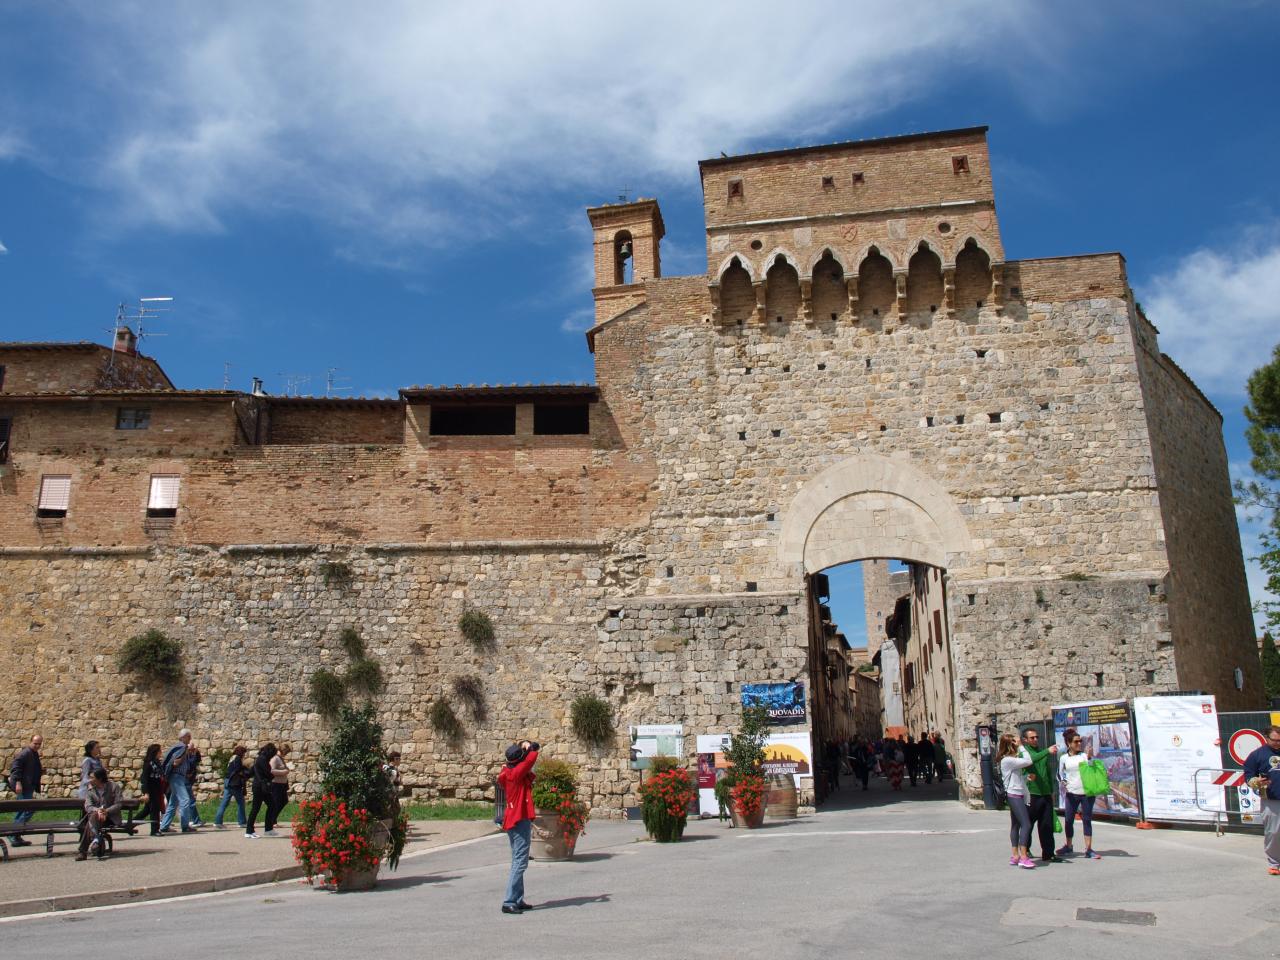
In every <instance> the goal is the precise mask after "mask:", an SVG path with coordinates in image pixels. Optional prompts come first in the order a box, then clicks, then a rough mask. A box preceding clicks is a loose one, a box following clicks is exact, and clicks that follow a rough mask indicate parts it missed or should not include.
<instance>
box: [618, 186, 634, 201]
mask: <svg viewBox="0 0 1280 960" xmlns="http://www.w3.org/2000/svg"><path fill="white" fill-rule="evenodd" d="M630 195H631V188H630V187H623V188H622V189H621V190H620V191H619V192H618V202H619V203H626V202H627V197H629V196H630Z"/></svg>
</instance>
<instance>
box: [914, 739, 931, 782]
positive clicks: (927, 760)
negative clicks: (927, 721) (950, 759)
mask: <svg viewBox="0 0 1280 960" xmlns="http://www.w3.org/2000/svg"><path fill="white" fill-rule="evenodd" d="M916 750H917V757H918V759H919V763H920V776H922V777H924V782H925V783H933V741H932V740H931V739H929V734H927V733H922V734H920V739H919V740H917V741H916Z"/></svg>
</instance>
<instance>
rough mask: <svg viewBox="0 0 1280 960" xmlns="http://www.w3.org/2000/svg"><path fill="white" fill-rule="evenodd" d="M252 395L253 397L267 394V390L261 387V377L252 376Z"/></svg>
mask: <svg viewBox="0 0 1280 960" xmlns="http://www.w3.org/2000/svg"><path fill="white" fill-rule="evenodd" d="M253 395H254V396H255V397H265V396H266V395H267V392H266V391H265V390H263V389H262V378H261V377H254V378H253Z"/></svg>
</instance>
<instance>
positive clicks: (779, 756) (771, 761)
mask: <svg viewBox="0 0 1280 960" xmlns="http://www.w3.org/2000/svg"><path fill="white" fill-rule="evenodd" d="M728 742H729V735H728V734H726V733H714V734H705V735H704V734H699V735H698V738H697V741H696V743H697V750H698V812H699V813H701V814H704V815H706V816H712V817H714V816H717V815H718V814H719V813H720V805H719V803H717V802H716V795H715V786H716V783H717V782H719V781H720V780H721V779H723V777H724V775H725V771H726V770H728V769H729V762H728V761H727V760H726V759H725V756H724V748H725V746H727V745H728ZM764 757H765V759H764V772H765V775H766V776H779V775H784V774H790V775H791V776H792V777H793V778H794V780H795V785H796V789H797V790H799V789H800V778H801V777H809V776H812V775H813V748H812V744H811V741H810V739H809V732H808V731H807V730H804V731H797V732H795V733H775V734H771V735H770V736H769V739H768V740H767V741H766V742H765V745H764Z"/></svg>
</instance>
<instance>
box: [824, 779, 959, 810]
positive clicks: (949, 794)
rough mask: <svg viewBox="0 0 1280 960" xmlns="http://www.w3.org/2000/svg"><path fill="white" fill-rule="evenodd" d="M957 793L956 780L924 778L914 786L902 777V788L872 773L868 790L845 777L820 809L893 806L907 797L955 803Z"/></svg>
mask: <svg viewBox="0 0 1280 960" xmlns="http://www.w3.org/2000/svg"><path fill="white" fill-rule="evenodd" d="M958 797H959V788H958V787H957V785H956V781H954V780H942V781H937V780H935V781H934V782H933V783H924V782H923V781H921V782H920V783H919V784H918V785H917V786H915V787H912V786H911V785H910V783H909V782H908V781H903V784H902V789H901V790H894V789H893V788H892V787H890V786H889V782H888V781H887V780H883V779H880V778H876V777H872V779H871V786H870V789H868V790H863V789H862V785H861V784H860V783H858V782H857V781H856V780H854V781H849V782H845V781H842V782H841V784H840V788H839V789H838V790H836V791H834V792H832V793H831V794H830V795H828V797H827V798H826V800H824V801H823V802H822V805H821V806H820V807H818V813H819V814H823V813H829V812H832V811H838V810H869V809H875V808H878V807H891V806H893V805H894V804H897V803H902V802H904V801H908V800H910V801H922V802H926V803H932V802H942V801H947V802H951V803H954V802H955V801H956V799H957V798H958Z"/></svg>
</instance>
